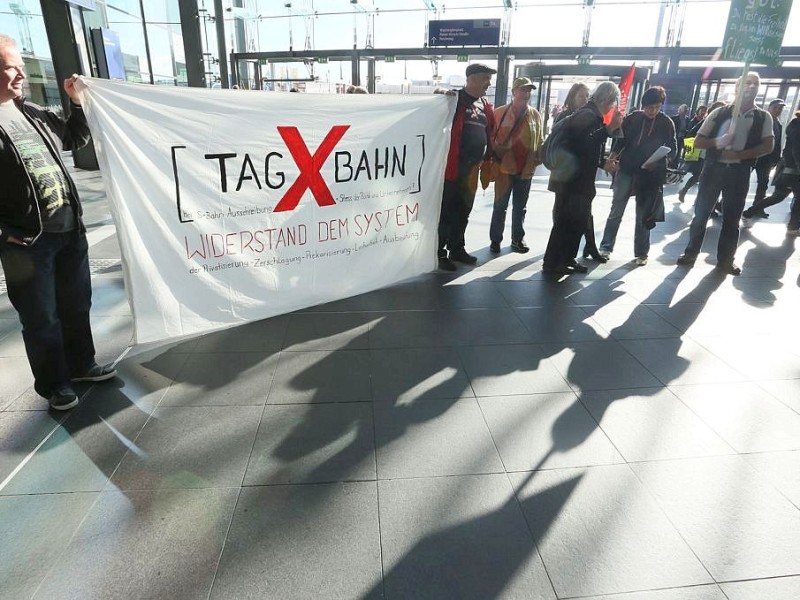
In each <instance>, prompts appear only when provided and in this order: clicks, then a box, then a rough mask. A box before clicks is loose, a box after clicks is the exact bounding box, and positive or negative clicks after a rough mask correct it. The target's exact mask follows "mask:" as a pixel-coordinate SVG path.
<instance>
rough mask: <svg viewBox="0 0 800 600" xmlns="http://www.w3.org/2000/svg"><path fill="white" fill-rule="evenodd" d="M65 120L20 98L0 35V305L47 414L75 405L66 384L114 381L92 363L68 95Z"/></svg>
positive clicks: (21, 73)
mask: <svg viewBox="0 0 800 600" xmlns="http://www.w3.org/2000/svg"><path fill="white" fill-rule="evenodd" d="M76 80H77V75H73V76H72V77H71V78H69V79H66V80H65V81H64V91H65V92H66V93H67V95H68V96H69V98H70V105H71V107H70V108H71V110H70V116H69V118H68V119H67V120H66V121H65V120H64V119H62V118H61V117H60V116H59V115H57V114H55V113H53V112H52V111H49V110H46V109H43V108H42V107H40V106H37V105H36V104H33V103H31V102H29V101H28V100H27V99H26V98H25V97H24V96H23V95H22V89H23V83H24V81H25V63H24V62H23V60H22V56H21V55H20V52H19V50H18V49H17V44H16V41H15V40H14V39H13V38H11V37H9V36H7V35H3V34H0V178H2V180H3V185H2V186H1V187H0V261H2V264H3V270H4V272H5V275H6V285H7V288H8V298H9V300H10V301H11V304H12V305H13V306H14V308H15V309H16V311H17V313H18V315H19V319H20V322H21V323H22V338H23V340H24V342H25V352H26V353H27V355H28V362H29V363H30V366H31V370H32V371H33V376H34V389H35V390H36V392H37V393H38V394H39V395H41V396H43V397H45V398H47V399H48V401H49V403H50V407H51V408H53V409H54V410H67V409H69V408H72V407H73V406H75V405H76V404H77V403H78V396H77V394H75V391H74V390H73V389H72V383H73V382H80V381H84V382H91V381H105V380H107V379H111V378H112V377H114V376H115V375H116V371H115V370H114V369H113V368H111V367H109V366H105V367H101V366H99V365H98V364H97V363H96V362H95V350H94V342H93V339H92V331H91V326H90V324H89V308H90V306H91V304H92V288H91V279H90V275H89V257H88V254H87V251H88V244H87V241H86V227H85V226H84V224H83V220H82V219H81V216H82V214H83V211H82V209H81V203H80V200H79V199H78V190H77V188H76V187H75V183H74V182H73V181H72V178H71V177H70V175H69V172H68V171H67V169H66V167H65V166H64V163H63V161H62V160H61V149H62V148H63V149H64V150H72V149H75V148H79V147H81V146H83V145H85V144H87V143H88V142H89V140H90V139H91V134H90V132H89V127H88V125H87V124H86V117H85V116H84V114H83V109H82V108H81V98H80V95H79V93H78V91H77V90H76V89H75V81H76Z"/></svg>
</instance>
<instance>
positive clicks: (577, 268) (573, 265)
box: [567, 260, 589, 273]
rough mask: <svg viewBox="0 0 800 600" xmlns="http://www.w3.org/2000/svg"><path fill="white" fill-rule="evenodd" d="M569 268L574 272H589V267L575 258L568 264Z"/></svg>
mask: <svg viewBox="0 0 800 600" xmlns="http://www.w3.org/2000/svg"><path fill="white" fill-rule="evenodd" d="M567 269H568V270H569V271H571V272H572V273H588V272H589V267H587V266H586V265H582V264H581V263H579V262H578V261H577V260H573V261H572V262H570V263H569V264H568V265H567Z"/></svg>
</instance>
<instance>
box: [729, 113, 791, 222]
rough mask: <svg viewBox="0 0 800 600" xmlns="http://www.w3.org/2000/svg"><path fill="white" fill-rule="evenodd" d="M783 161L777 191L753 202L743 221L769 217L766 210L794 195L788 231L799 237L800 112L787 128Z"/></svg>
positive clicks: (745, 212)
mask: <svg viewBox="0 0 800 600" xmlns="http://www.w3.org/2000/svg"><path fill="white" fill-rule="evenodd" d="M782 160H783V166H782V167H781V168H780V169H779V170H778V171H777V172H776V173H775V181H774V182H773V185H774V186H775V191H774V192H773V193H772V195H770V196H767V197H766V198H764V199H762V200H761V201H760V202H753V206H751V207H750V208H748V209H747V210H746V211H744V212H743V213H742V219H743V220H744V219H747V218H751V217H753V216H760V217H762V218H766V217H769V215H768V214H767V213H766V212H764V209H765V208H767V207H770V206H775V205H776V204H778V203H779V202H783V201H784V200H785V199H786V198H787V197H788V196H789V194H792V193H793V194H794V201H793V202H792V212H791V215H790V217H789V226H788V230H789V233H790V234H791V235H797V228H798V226H799V225H800V202H798V200H797V198H798V197H799V196H798V192H800V111H797V112H795V113H794V118H793V119H792V120H791V121H789V124H788V125H787V126H786V145H785V146H784V148H783V156H782ZM748 213H749V214H748Z"/></svg>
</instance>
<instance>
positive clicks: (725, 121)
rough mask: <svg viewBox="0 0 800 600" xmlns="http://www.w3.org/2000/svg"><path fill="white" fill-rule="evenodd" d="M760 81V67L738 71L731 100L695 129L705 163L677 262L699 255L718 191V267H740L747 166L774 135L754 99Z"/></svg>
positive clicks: (767, 116) (768, 147) (763, 151)
mask: <svg viewBox="0 0 800 600" xmlns="http://www.w3.org/2000/svg"><path fill="white" fill-rule="evenodd" d="M760 84H761V79H760V77H759V76H758V73H755V72H750V73H747V74H746V75H744V76H743V77H741V78H740V79H739V81H738V83H737V85H736V96H737V98H738V101H737V102H736V103H735V105H734V106H723V107H722V108H718V109H716V110H715V111H714V112H712V113H711V114H710V115H709V116H708V117H707V118H706V120H705V122H704V123H703V125H702V126H701V127H700V130H699V131H698V132H697V137H696V138H695V141H694V144H695V147H696V148H700V149H701V150H706V163H705V166H704V168H703V177H702V179H701V180H700V188H699V190H698V193H697V200H696V201H695V205H694V218H693V219H692V224H691V225H690V227H689V244H688V245H687V246H686V250H685V251H684V253H683V254H682V255H681V256H680V257H679V258H678V264H679V265H686V266H692V265H694V263H695V260H697V255H698V254H699V252H700V247H701V246H702V245H703V237H704V236H705V233H706V225H707V224H708V219H709V217H710V216H711V211H712V209H713V208H714V203H715V202H716V199H717V197H718V196H719V194H720V193H722V230H721V231H720V234H719V243H718V244H717V268H718V269H720V270H721V271H722V272H724V273H728V274H730V275H739V274H741V272H742V270H741V269H740V268H739V267H738V266H737V265H736V264H735V263H734V261H733V257H734V255H735V254H736V246H737V245H738V243H739V219H740V218H741V217H742V211H743V210H744V203H745V200H746V198H747V191H748V189H749V188H750V171H751V169H752V168H753V165H754V164H755V162H756V159H757V158H758V157H759V156H764V155H765V154H769V153H770V152H772V146H773V141H774V135H773V132H772V116H771V115H770V114H769V113H768V112H767V111H765V110H762V109H760V108H758V107H757V106H755V104H754V102H755V99H756V95H757V94H758V88H759V85H760ZM737 107H738V110H737ZM734 113H735V114H734Z"/></svg>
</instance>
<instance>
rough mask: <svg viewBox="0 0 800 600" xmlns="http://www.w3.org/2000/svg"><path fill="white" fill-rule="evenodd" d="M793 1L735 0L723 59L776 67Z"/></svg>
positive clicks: (729, 20)
mask: <svg viewBox="0 0 800 600" xmlns="http://www.w3.org/2000/svg"><path fill="white" fill-rule="evenodd" d="M791 9H792V0H732V2H731V10H730V12H729V13H728V25H727V27H726V28H725V37H724V38H723V42H722V57H721V58H722V60H733V61H737V62H744V63H752V62H754V63H763V64H766V65H773V66H774V65H777V64H778V61H779V58H780V52H781V45H782V43H783V35H784V33H785V32H786V22H787V21H788V20H789V12H790V11H791Z"/></svg>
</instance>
